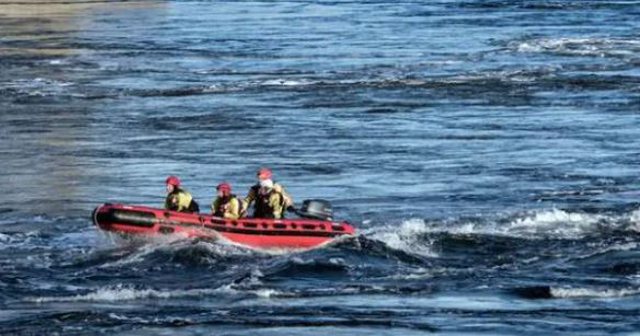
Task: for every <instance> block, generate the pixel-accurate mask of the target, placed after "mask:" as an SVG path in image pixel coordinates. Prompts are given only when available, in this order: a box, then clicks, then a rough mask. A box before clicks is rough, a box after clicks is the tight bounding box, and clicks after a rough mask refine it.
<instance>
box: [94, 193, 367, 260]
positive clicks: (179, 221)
mask: <svg viewBox="0 0 640 336" xmlns="http://www.w3.org/2000/svg"><path fill="white" fill-rule="evenodd" d="M93 222H94V224H95V225H96V226H98V227H99V228H100V229H102V230H105V231H110V232H116V233H120V234H125V235H143V236H157V235H169V234H178V235H183V236H186V237H190V238H204V239H226V240H228V241H230V242H233V243H236V244H240V245H244V246H247V247H250V248H258V249H310V248H315V247H319V246H322V245H325V244H327V243H329V242H331V241H333V240H335V239H336V238H339V237H344V236H349V235H353V234H354V233H355V229H354V228H353V226H351V225H350V224H348V223H346V222H332V221H322V220H316V219H307V218H295V219H281V220H276V219H262V218H241V219H237V220H231V219H224V218H220V217H214V216H211V215H206V214H191V213H181V212H175V211H167V210H164V209H157V208H150V207H144V206H131V205H123V204H103V205H101V206H99V207H97V208H96V209H95V210H94V211H93Z"/></svg>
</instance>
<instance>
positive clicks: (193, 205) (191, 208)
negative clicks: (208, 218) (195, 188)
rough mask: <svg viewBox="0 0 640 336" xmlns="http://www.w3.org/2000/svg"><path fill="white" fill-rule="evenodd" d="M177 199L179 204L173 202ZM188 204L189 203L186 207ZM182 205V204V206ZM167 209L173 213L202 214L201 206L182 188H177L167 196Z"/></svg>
mask: <svg viewBox="0 0 640 336" xmlns="http://www.w3.org/2000/svg"><path fill="white" fill-rule="evenodd" d="M174 197H177V198H178V202H177V203H174V202H172V200H173V198H174ZM186 202H189V203H188V204H186V205H185V203H186ZM181 203H182V204H181ZM165 208H166V209H167V210H171V211H180V212H200V206H199V205H198V202H196V201H195V200H194V199H193V197H192V196H191V194H190V193H188V192H186V191H184V190H182V189H181V188H175V189H174V190H173V191H172V192H171V193H169V194H168V195H167V198H166V200H165Z"/></svg>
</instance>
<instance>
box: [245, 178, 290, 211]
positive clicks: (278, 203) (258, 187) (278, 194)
mask: <svg viewBox="0 0 640 336" xmlns="http://www.w3.org/2000/svg"><path fill="white" fill-rule="evenodd" d="M257 177H258V183H256V184H255V185H254V186H252V187H251V188H250V189H249V193H248V194H247V197H245V198H244V201H243V204H242V205H243V209H249V207H250V206H251V204H252V203H254V204H253V207H254V210H253V217H255V218H275V219H281V218H284V211H285V210H294V207H293V199H292V198H291V196H289V194H287V192H286V191H285V190H284V187H283V186H282V185H280V184H278V183H276V182H274V181H273V180H272V177H273V173H272V172H271V170H270V169H268V168H260V170H258V174H257Z"/></svg>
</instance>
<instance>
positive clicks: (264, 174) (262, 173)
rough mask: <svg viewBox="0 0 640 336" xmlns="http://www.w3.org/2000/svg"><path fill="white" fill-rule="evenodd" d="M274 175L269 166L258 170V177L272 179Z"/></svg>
mask: <svg viewBox="0 0 640 336" xmlns="http://www.w3.org/2000/svg"><path fill="white" fill-rule="evenodd" d="M272 176H273V173H272V172H271V169H269V168H260V170H258V178H259V179H261V180H266V179H270V178H271V177H272Z"/></svg>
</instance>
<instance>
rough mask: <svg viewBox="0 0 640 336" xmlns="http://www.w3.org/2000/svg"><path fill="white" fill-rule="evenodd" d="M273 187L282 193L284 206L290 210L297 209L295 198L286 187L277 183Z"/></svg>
mask: <svg viewBox="0 0 640 336" xmlns="http://www.w3.org/2000/svg"><path fill="white" fill-rule="evenodd" d="M273 188H274V190H275V191H276V192H277V193H278V194H280V195H281V197H282V206H283V208H284V209H287V210H290V211H295V207H294V206H293V198H292V197H291V195H289V194H288V193H287V191H286V190H285V189H284V187H283V186H282V185H281V184H276V185H275V186H274V187H273ZM283 211H284V210H283Z"/></svg>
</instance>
